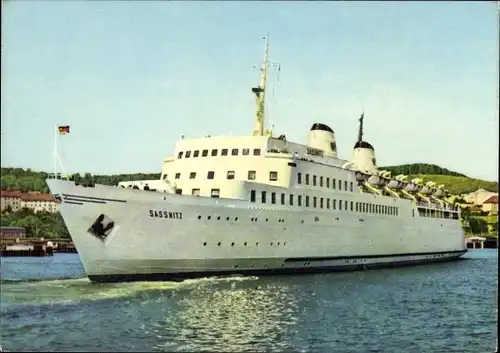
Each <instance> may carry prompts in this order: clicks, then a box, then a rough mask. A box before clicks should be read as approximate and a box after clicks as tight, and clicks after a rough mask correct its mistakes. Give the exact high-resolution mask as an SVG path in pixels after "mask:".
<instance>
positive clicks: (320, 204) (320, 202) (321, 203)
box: [319, 197, 324, 208]
mask: <svg viewBox="0 0 500 353" xmlns="http://www.w3.org/2000/svg"><path fill="white" fill-rule="evenodd" d="M323 206H324V204H323V198H322V197H321V198H320V199H319V208H323Z"/></svg>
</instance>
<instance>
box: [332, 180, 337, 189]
mask: <svg viewBox="0 0 500 353" xmlns="http://www.w3.org/2000/svg"><path fill="white" fill-rule="evenodd" d="M335 185H337V180H336V179H332V189H335Z"/></svg>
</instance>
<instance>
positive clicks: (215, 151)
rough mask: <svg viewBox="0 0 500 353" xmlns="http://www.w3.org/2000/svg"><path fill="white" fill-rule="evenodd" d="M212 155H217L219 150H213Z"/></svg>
mask: <svg viewBox="0 0 500 353" xmlns="http://www.w3.org/2000/svg"><path fill="white" fill-rule="evenodd" d="M211 155H212V157H217V150H216V149H215V150H212V153H211Z"/></svg>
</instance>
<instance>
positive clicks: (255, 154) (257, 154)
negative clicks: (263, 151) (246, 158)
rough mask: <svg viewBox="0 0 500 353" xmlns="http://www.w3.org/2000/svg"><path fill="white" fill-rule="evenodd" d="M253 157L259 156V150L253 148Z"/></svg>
mask: <svg viewBox="0 0 500 353" xmlns="http://www.w3.org/2000/svg"><path fill="white" fill-rule="evenodd" d="M253 155H254V156H260V148H254V149H253Z"/></svg>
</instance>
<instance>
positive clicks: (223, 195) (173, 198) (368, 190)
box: [47, 37, 467, 282]
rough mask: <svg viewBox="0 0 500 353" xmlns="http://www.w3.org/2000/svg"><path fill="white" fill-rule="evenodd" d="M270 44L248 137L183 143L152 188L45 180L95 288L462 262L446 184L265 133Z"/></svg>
mask: <svg viewBox="0 0 500 353" xmlns="http://www.w3.org/2000/svg"><path fill="white" fill-rule="evenodd" d="M269 65H270V64H269V61H268V41H267V37H266V38H265V55H264V62H263V65H262V67H261V69H260V71H261V78H260V84H259V86H257V87H255V88H252V92H253V94H254V95H255V99H256V106H257V109H256V119H255V128H254V130H253V132H252V134H251V135H249V136H221V137H215V136H205V137H202V138H196V139H184V138H181V140H179V141H178V142H177V144H176V146H175V151H174V155H173V156H171V157H167V158H165V159H164V160H163V166H162V172H161V177H160V179H159V180H142V181H130V182H120V183H119V185H116V186H106V185H98V184H94V185H84V184H78V183H75V182H74V181H72V180H63V179H60V178H58V177H57V173H56V176H55V177H50V178H49V179H47V184H48V186H49V188H50V190H51V192H52V194H53V195H54V197H55V198H56V199H57V200H59V201H60V202H61V205H60V212H61V214H62V217H63V218H64V221H65V223H66V225H67V227H68V230H69V232H70V234H71V237H72V239H73V242H74V244H75V246H76V248H77V250H78V254H79V256H80V258H81V261H82V263H83V266H84V268H85V271H86V273H87V276H88V277H89V279H90V280H91V281H97V282H113V281H115V282H116V281H137V280H183V279H186V278H195V277H207V276H221V275H230V274H241V275H264V274H281V273H312V272H326V271H337V270H353V269H367V268H373V267H386V266H401V265H415V264H421V263H428V262H435V261H447V260H454V259H458V258H460V257H461V256H462V255H463V254H464V253H465V252H466V251H467V249H466V248H465V242H464V233H463V230H462V228H461V226H460V223H459V218H460V209H459V207H458V205H457V204H455V203H454V196H453V195H450V194H449V193H448V191H447V190H445V189H444V185H436V183H434V182H426V183H424V182H423V181H422V180H421V179H412V180H408V177H407V176H405V175H396V176H392V175H391V173H390V172H389V171H384V170H378V168H377V163H376V158H375V149H374V147H373V146H372V145H371V144H370V143H369V142H367V141H365V140H364V139H363V119H364V114H362V116H361V118H360V121H359V131H358V140H357V141H356V142H355V144H354V148H353V150H352V155H351V158H350V159H349V160H343V159H340V158H339V157H338V156H337V145H336V141H335V133H334V131H333V130H332V129H331V128H330V127H329V126H328V125H326V124H324V123H319V122H318V123H314V124H313V125H312V127H311V128H310V131H309V135H308V141H307V144H306V145H304V144H299V143H295V142H292V141H288V139H287V137H286V136H285V135H279V136H275V135H274V134H273V132H272V131H271V130H268V129H265V128H264V126H265V119H264V118H265V117H264V105H265V95H266V81H267V71H268V67H269Z"/></svg>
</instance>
